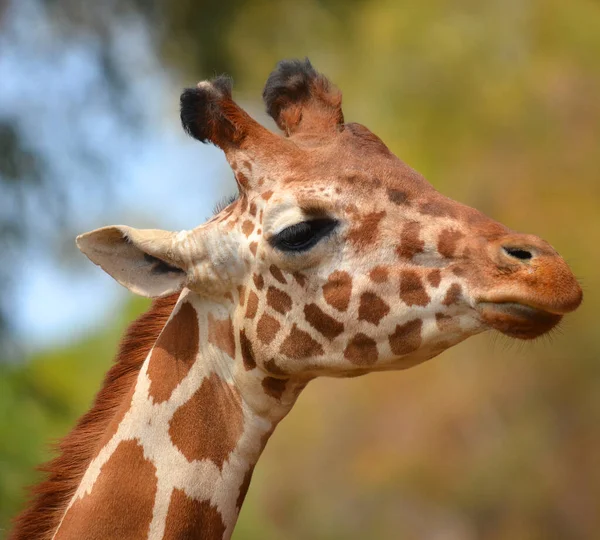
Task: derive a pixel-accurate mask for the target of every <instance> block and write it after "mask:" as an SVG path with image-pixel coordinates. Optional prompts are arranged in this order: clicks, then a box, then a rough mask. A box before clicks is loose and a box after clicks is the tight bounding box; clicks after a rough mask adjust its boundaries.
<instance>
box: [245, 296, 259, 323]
mask: <svg viewBox="0 0 600 540" xmlns="http://www.w3.org/2000/svg"><path fill="white" fill-rule="evenodd" d="M257 310H258V296H257V295H256V293H255V292H254V291H250V294H249V295H248V305H247V306H246V319H254V317H256V311H257Z"/></svg>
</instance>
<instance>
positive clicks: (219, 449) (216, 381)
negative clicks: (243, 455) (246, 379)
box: [169, 373, 244, 469]
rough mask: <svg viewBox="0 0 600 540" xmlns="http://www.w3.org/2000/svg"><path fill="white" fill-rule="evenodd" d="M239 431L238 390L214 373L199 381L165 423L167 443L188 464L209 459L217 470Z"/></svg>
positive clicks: (242, 429) (234, 445)
mask: <svg viewBox="0 0 600 540" xmlns="http://www.w3.org/2000/svg"><path fill="white" fill-rule="evenodd" d="M243 431H244V414H243V412H242V403H241V398H240V396H239V394H238V391H237V390H236V389H235V388H234V387H233V386H231V385H229V384H227V383H226V382H225V381H223V380H221V379H220V378H219V376H218V375H217V374H216V373H212V374H211V375H209V376H208V377H207V378H205V379H204V380H203V381H202V384H201V385H200V388H198V390H196V392H195V393H194V395H193V396H192V397H191V398H190V399H189V400H188V401H186V402H185V403H184V404H183V405H182V406H181V407H179V408H178V409H177V410H176V411H175V414H173V418H171V422H170V423H169V436H170V437H171V441H172V442H173V444H174V445H175V446H176V447H177V448H178V449H179V451H180V452H181V453H182V454H183V455H184V456H185V458H186V459H187V460H188V461H190V462H191V461H194V460H202V459H210V460H211V461H212V462H213V463H215V465H217V466H218V467H219V468H220V469H223V463H225V461H227V459H229V455H230V454H231V452H233V450H234V449H235V447H236V445H237V443H238V441H239V439H240V437H241V436H242V432H243ZM199 434H202V436H199Z"/></svg>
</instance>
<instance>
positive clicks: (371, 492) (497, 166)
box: [0, 0, 600, 540]
mask: <svg viewBox="0 0 600 540" xmlns="http://www.w3.org/2000/svg"><path fill="white" fill-rule="evenodd" d="M133 4H134V5H135V6H136V8H135V9H140V10H142V11H144V10H146V12H147V13H149V14H150V15H151V16H150V15H149V17H148V21H149V22H148V24H151V25H153V24H154V25H156V28H157V32H156V33H157V36H158V37H157V39H158V40H159V43H160V44H161V51H162V54H163V56H164V62H165V65H166V66H169V67H170V68H176V69H177V70H178V72H179V73H180V76H181V79H182V80H184V82H183V83H182V85H183V84H189V83H190V82H191V81H193V80H194V79H200V78H204V77H206V76H209V75H210V74H211V71H212V70H216V71H225V70H227V71H229V72H232V73H233V74H234V76H235V82H236V88H235V91H236V92H237V96H238V98H239V99H240V101H242V102H243V103H245V104H246V105H247V106H248V107H249V108H250V109H251V110H253V111H254V112H256V111H259V110H260V109H261V108H262V105H261V104H260V103H259V102H258V97H259V96H260V91H261V88H262V84H264V80H265V79H266V76H267V75H268V73H269V71H270V70H271V69H272V67H273V66H274V65H275V63H276V61H277V60H279V59H281V58H285V57H293V56H300V57H303V56H309V57H310V58H311V60H312V61H313V63H314V65H315V66H317V68H318V69H320V70H321V71H323V72H325V73H326V74H328V75H329V76H330V77H331V78H332V80H334V81H335V82H336V83H337V84H338V85H339V86H340V87H341V88H342V90H343V91H344V102H345V114H346V118H347V119H349V120H352V121H359V122H364V123H365V124H367V125H368V126H369V127H370V128H371V129H373V131H375V132H376V133H377V134H379V135H380V136H381V137H382V138H383V139H384V140H385V141H386V142H387V143H388V144H389V146H390V147H391V148H392V149H393V150H394V151H395V152H396V153H398V155H400V156H401V157H402V158H403V159H404V160H405V161H407V162H408V163H409V164H411V165H412V166H414V167H415V168H416V169H417V170H419V171H421V172H423V173H424V174H425V175H426V176H427V177H428V178H429V179H430V181H431V182H432V183H433V184H434V185H435V186H436V187H437V188H439V189H440V190H441V191H443V192H444V193H445V194H447V195H449V196H451V197H453V198H456V199H458V200H461V201H462V202H465V203H467V204H470V205H472V206H476V207H477V208H479V209H481V210H483V211H484V212H486V213H488V214H489V215H491V216H492V217H494V218H496V219H498V220H500V221H502V222H504V223H506V224H507V225H509V226H511V227H514V228H515V229H518V230H522V231H527V232H532V233H536V234H539V235H540V236H542V237H544V238H546V239H548V240H549V241H550V242H551V243H552V244H553V245H554V246H555V247H556V248H557V249H558V250H559V251H560V252H561V253H562V254H563V255H564V256H565V258H566V259H567V260H568V261H569V262H570V263H571V265H572V267H573V269H574V271H575V272H576V274H577V275H578V276H579V277H580V278H581V280H582V282H583V286H584V291H585V302H584V304H583V306H582V307H581V308H580V309H579V310H578V311H577V312H576V313H575V314H573V315H570V316H569V317H567V320H566V321H565V323H564V324H563V326H562V330H561V331H559V332H556V333H554V335H552V336H551V337H550V338H546V339H543V340H540V341H538V342H536V343H533V344H519V343H517V344H514V343H509V342H508V341H506V340H504V339H503V338H501V339H499V340H498V339H493V338H490V336H478V337H476V338H472V339H470V340H468V341H467V342H465V343H463V344H461V345H459V346H457V347H455V348H454V349H452V350H450V351H448V352H446V353H444V354H443V355H442V356H441V357H440V358H438V359H436V360H433V361H431V362H429V363H427V364H425V365H423V366H420V367H418V368H414V369H412V370H409V371H406V372H402V373H390V374H381V375H371V376H368V377H362V378H359V379H353V380H349V381H337V380H319V381H316V382H314V383H312V384H311V385H310V386H309V387H308V388H307V390H306V391H305V392H304V394H303V395H302V397H301V398H300V399H299V402H298V405H297V406H296V408H295V410H294V411H293V412H292V413H291V414H290V415H289V417H288V418H287V419H286V420H285V421H284V422H283V423H282V425H281V426H280V427H279V428H278V430H277V432H276V434H275V435H274V436H273V438H272V440H271V442H270V443H269V445H268V446H267V449H266V451H265V454H264V455H263V458H262V459H261V461H260V463H259V465H258V467H257V469H256V472H255V478H254V480H253V482H252V486H251V489H250V492H249V496H248V499H247V502H246V505H245V507H244V509H243V510H242V514H241V518H240V522H239V525H238V528H237V530H236V534H235V536H234V537H235V538H238V539H242V538H258V537H260V538H262V539H266V540H269V539H278V538H286V539H301V538H313V539H323V540H325V539H327V540H334V539H338V538H339V539H342V538H343V539H346V540H348V539H362V538H381V539H387V538H389V539H391V538H403V539H412V538H419V539H433V538H444V539H445V540H448V539H449V540H453V539H456V540H465V539H466V540H470V539H486V540H501V539H502V540H504V539H507V538H510V539H511V540H520V539H523V540H538V539H539V540H552V539H557V540H558V539H561V540H562V539H565V538H568V539H574V540H576V539H581V540H584V539H585V540H588V539H591V538H598V537H600V513H599V512H598V508H599V507H600V430H599V429H598V426H600V336H599V335H598V330H597V328H598V323H597V312H598V309H600V273H599V272H598V270H597V269H598V267H599V266H600V250H599V249H598V239H599V238H600V178H599V171H600V147H599V141H600V100H598V96H600V62H598V58H600V32H598V29H599V28H600V5H599V4H598V3H597V2H593V1H592V0H576V1H574V2H561V1H559V0H503V1H499V0H495V1H488V2H476V1H474V0H462V1H459V2H452V3H448V2H444V1H442V0H432V1H430V2H427V3H424V2H396V1H393V0H373V1H371V2H348V3H346V2H339V1H338V2H335V1H325V0H321V1H319V0H309V1H307V2H301V3H300V2H296V1H292V0H283V1H281V2H277V3H274V2H267V1H265V0H262V1H257V2H254V1H253V2H250V1H243V0H237V1H235V2H220V3H217V2H208V3H206V6H204V5H203V4H198V3H196V2H191V1H189V0H176V1H170V2H168V3H167V2H162V3H158V4H156V3H152V6H154V7H153V8H152V9H153V11H150V10H148V9H147V6H146V4H145V3H143V2H133ZM157 6H159V7H157ZM157 21H161V23H160V24H159V23H158V22H157ZM124 221H125V220H124ZM82 309H83V308H82ZM139 309H140V303H138V302H134V303H133V304H131V305H128V306H127V307H126V308H125V309H124V312H123V313H119V314H115V316H114V317H111V319H110V320H108V321H106V324H105V325H103V326H102V327H101V329H99V330H98V332H97V334H95V335H91V336H89V337H88V338H86V339H84V340H82V341H79V342H77V343H74V344H68V345H65V346H62V347H58V348H57V349H56V350H51V351H47V352H45V353H43V354H39V355H36V356H35V357H33V358H31V359H29V361H28V362H27V363H25V364H23V365H22V366H6V365H4V366H2V365H0V370H2V371H1V372H0V503H1V504H0V528H1V527H3V526H6V523H7V520H8V518H9V516H11V515H13V514H14V512H15V510H16V509H17V508H18V507H19V505H20V504H21V503H22V491H21V489H22V486H23V485H24V484H27V483H30V482H31V481H33V480H34V479H35V478H36V476H35V474H33V472H32V471H33V466H34V464H37V463H39V462H40V461H43V460H44V459H46V458H47V456H48V451H47V450H46V447H45V444H46V442H47V441H48V440H49V439H51V438H53V437H58V436H61V435H63V434H64V433H66V432H67V431H68V429H69V427H70V426H72V425H73V423H74V421H75V419H76V417H77V416H78V415H80V414H81V413H82V412H83V411H84V410H85V409H86V408H87V407H88V406H89V403H90V401H91V399H92V396H93V394H94V393H95V391H96V390H97V388H98V386H99V384H100V380H101V378H102V374H103V373H104V371H105V370H106V369H107V367H108V365H109V362H110V357H111V355H112V353H113V352H114V349H115V346H116V343H117V339H118V335H119V334H120V332H121V331H122V329H123V326H124V321H125V320H129V319H131V318H132V317H133V314H134V312H138V311H139Z"/></svg>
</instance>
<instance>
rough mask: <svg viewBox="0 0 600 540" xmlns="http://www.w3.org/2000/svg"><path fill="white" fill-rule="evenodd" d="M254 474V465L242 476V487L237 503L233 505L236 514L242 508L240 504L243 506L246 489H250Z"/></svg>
mask: <svg viewBox="0 0 600 540" xmlns="http://www.w3.org/2000/svg"><path fill="white" fill-rule="evenodd" d="M253 472H254V465H252V466H251V467H250V468H249V469H248V470H247V471H246V474H245V475H244V479H243V480H242V485H241V486H240V493H239V495H238V498H237V501H236V503H235V507H236V508H237V510H238V512H239V511H240V509H241V508H242V504H244V499H245V498H246V494H247V493H248V489H249V488H250V480H252V473H253Z"/></svg>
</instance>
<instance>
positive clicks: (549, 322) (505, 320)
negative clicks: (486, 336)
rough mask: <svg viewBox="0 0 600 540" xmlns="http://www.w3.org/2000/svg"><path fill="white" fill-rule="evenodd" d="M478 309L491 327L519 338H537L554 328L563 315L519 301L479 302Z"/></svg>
mask: <svg viewBox="0 0 600 540" xmlns="http://www.w3.org/2000/svg"><path fill="white" fill-rule="evenodd" d="M477 311H478V312H479V314H480V316H481V319H482V321H483V322H484V323H485V324H486V325H488V326H489V327H490V328H492V329H494V330H498V331H499V332H501V333H503V334H505V335H507V336H509V337H513V338H517V339H535V338H537V337H539V336H541V335H543V334H545V333H547V332H549V331H550V330H552V328H554V327H555V326H556V325H557V324H558V323H559V322H560V321H561V319H562V317H563V316H562V314H559V313H552V312H550V311H546V310H544V309H540V308H537V307H532V306H529V305H526V304H520V303H517V302H479V303H478V304H477Z"/></svg>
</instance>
